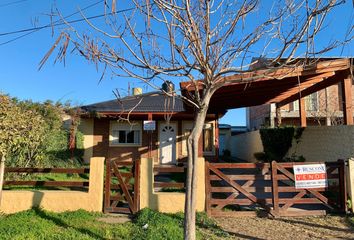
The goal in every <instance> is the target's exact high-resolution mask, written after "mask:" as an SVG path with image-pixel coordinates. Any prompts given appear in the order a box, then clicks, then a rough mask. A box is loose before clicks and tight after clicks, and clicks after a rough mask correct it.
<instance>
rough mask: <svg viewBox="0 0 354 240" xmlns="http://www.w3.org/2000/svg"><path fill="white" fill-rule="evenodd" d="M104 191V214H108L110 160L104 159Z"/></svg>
mask: <svg viewBox="0 0 354 240" xmlns="http://www.w3.org/2000/svg"><path fill="white" fill-rule="evenodd" d="M104 184H105V185H104V186H105V188H104V189H105V191H104V208H103V209H104V210H103V211H104V212H105V213H107V212H108V208H109V207H110V198H111V189H110V185H111V160H110V159H107V158H106V181H105V183H104Z"/></svg>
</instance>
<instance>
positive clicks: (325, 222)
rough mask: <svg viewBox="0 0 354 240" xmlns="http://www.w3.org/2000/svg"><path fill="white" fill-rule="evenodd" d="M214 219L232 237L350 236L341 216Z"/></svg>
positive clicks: (346, 224) (305, 237)
mask: <svg viewBox="0 0 354 240" xmlns="http://www.w3.org/2000/svg"><path fill="white" fill-rule="evenodd" d="M215 219H216V221H217V223H218V225H219V226H220V227H221V228H222V229H224V230H225V231H227V232H229V233H230V235H231V236H232V237H233V238H235V239H272V240H273V239H274V240H277V239H279V240H280V239H281V240H283V239H291V240H294V239H354V231H353V229H351V227H350V226H349V225H348V223H347V221H346V219H345V217H343V216H329V215H328V216H321V217H296V218H277V219H271V218H259V217H256V218H252V217H248V218H246V217H242V218H241V217H240V218H215Z"/></svg>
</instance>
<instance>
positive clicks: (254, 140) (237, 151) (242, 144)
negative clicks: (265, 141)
mask: <svg viewBox="0 0 354 240" xmlns="http://www.w3.org/2000/svg"><path fill="white" fill-rule="evenodd" d="M230 150H231V156H233V157H237V158H240V159H243V160H246V161H249V162H255V161H256V158H255V157H254V153H256V152H263V145H262V140H261V135H260V134H259V130H257V131H252V132H247V133H243V134H239V135H235V136H231V138H230Z"/></svg>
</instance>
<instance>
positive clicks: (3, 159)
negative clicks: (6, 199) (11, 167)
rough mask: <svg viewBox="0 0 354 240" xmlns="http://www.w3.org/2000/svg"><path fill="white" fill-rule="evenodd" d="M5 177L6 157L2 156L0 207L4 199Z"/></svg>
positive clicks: (0, 160)
mask: <svg viewBox="0 0 354 240" xmlns="http://www.w3.org/2000/svg"><path fill="white" fill-rule="evenodd" d="M4 175H5V157H4V156H1V159H0V206H1V199H2V188H3V185H4Z"/></svg>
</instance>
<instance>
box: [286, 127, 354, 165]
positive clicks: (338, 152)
mask: <svg viewBox="0 0 354 240" xmlns="http://www.w3.org/2000/svg"><path fill="white" fill-rule="evenodd" d="M291 154H295V155H297V156H301V155H302V156H304V157H305V159H306V161H337V160H338V159H348V158H351V157H354V126H344V125H340V126H310V127H307V128H305V130H304V131H303V133H302V136H301V139H300V142H299V143H298V144H296V143H295V142H293V144H292V147H291V148H290V149H289V151H288V156H291Z"/></svg>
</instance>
